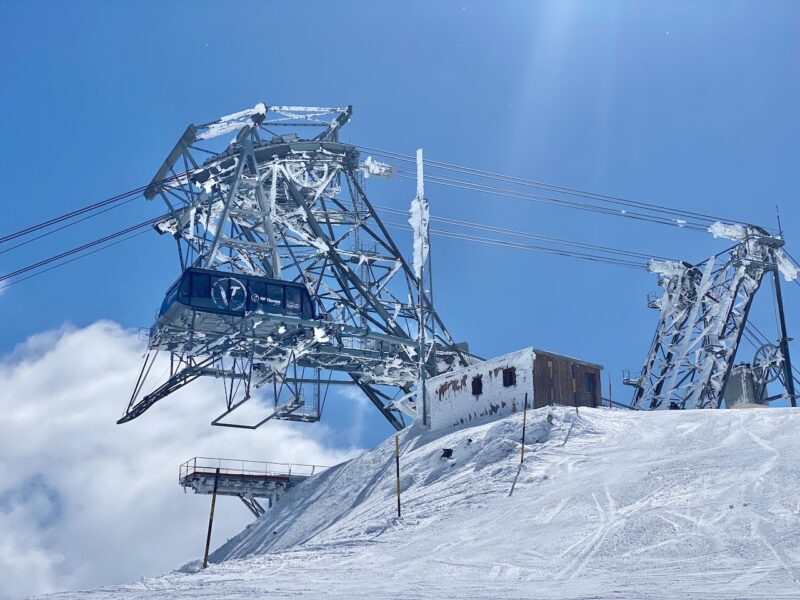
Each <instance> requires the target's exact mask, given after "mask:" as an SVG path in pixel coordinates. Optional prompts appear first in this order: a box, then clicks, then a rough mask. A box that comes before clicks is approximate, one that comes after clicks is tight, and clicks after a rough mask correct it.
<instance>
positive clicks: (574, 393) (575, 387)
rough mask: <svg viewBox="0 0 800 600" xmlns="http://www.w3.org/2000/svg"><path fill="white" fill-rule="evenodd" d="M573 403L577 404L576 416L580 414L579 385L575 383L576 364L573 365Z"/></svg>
mask: <svg viewBox="0 0 800 600" xmlns="http://www.w3.org/2000/svg"><path fill="white" fill-rule="evenodd" d="M572 402H573V403H574V404H575V414H576V415H577V414H580V413H578V384H577V382H576V381H575V363H572Z"/></svg>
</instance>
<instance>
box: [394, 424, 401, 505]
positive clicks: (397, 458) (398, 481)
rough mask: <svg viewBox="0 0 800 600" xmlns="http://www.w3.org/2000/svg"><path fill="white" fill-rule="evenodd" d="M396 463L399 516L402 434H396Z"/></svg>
mask: <svg viewBox="0 0 800 600" xmlns="http://www.w3.org/2000/svg"><path fill="white" fill-rule="evenodd" d="M394 465H395V471H396V473H397V476H396V480H397V516H398V517H400V436H399V435H396V436H394Z"/></svg>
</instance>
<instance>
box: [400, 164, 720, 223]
mask: <svg viewBox="0 0 800 600" xmlns="http://www.w3.org/2000/svg"><path fill="white" fill-rule="evenodd" d="M398 175H399V177H400V178H401V179H408V180H416V175H412V174H410V173H408V174H406V173H403V172H399V173H398ZM425 181H426V182H429V183H433V184H438V185H444V186H448V187H454V188H460V189H465V190H472V191H477V192H484V193H487V194H493V195H495V196H505V197H507V198H516V199H519V200H527V201H528V202H536V203H539V204H551V205H555V206H565V207H567V208H575V209H578V210H584V211H588V212H595V213H599V214H605V215H612V216H617V217H625V218H629V219H634V220H638V221H647V222H651V223H657V224H660V225H670V226H672V227H678V228H681V229H691V230H693V231H703V232H705V231H707V228H706V227H705V226H703V225H701V224H699V223H688V222H683V221H680V222H679V221H677V220H675V219H669V218H667V217H658V216H655V215H646V214H643V213H633V212H629V211H626V210H618V209H614V208H609V207H605V206H596V205H592V204H585V203H582V202H574V201H572V200H564V199H562V198H553V197H550V196H541V195H538V194H530V193H528V192H520V191H516V190H510V189H507V188H498V187H494V186H489V185H485V184H482V183H474V182H467V181H460V180H457V179H450V178H446V177H438V176H436V175H426V176H425Z"/></svg>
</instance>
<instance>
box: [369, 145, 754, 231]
mask: <svg viewBox="0 0 800 600" xmlns="http://www.w3.org/2000/svg"><path fill="white" fill-rule="evenodd" d="M357 147H358V148H360V149H362V150H367V151H369V152H373V153H375V154H378V155H380V156H385V157H389V158H393V159H396V160H402V161H406V162H412V163H413V162H416V157H414V156H410V155H407V154H401V153H398V152H392V151H390V150H382V149H380V148H372V147H370V146H357ZM424 164H426V165H430V166H431V167H434V168H439V169H443V170H447V171H454V172H458V173H463V174H467V175H472V176H475V177H484V178H487V179H495V180H498V181H505V182H510V183H515V184H518V185H524V186H528V187H534V188H538V189H544V190H548V191H554V192H561V193H564V194H570V195H574V196H581V197H584V198H592V199H595V200H600V201H602V202H606V203H610V204H617V205H622V206H629V207H633V208H639V209H643V210H650V211H653V212H661V213H665V214H671V215H676V216H684V217H688V218H696V219H702V220H707V221H709V222H713V221H724V222H727V223H740V222H739V221H734V220H730V219H725V218H723V217H716V216H714V215H709V214H705V213H700V212H694V211H688V210H682V209H676V208H670V207H668V206H663V205H659V204H654V203H649V202H639V201H636V200H629V199H627V198H622V197H619V196H611V195H608V194H600V193H597V192H589V191H586V190H580V189H577V188H570V187H565V186H560V185H555V184H551V183H545V182H542V181H536V180H532V179H524V178H521V177H514V176H512V175H504V174H502V173H495V172H492V171H485V170H482V169H475V168H472V167H464V166H462V165H456V164H453V163H448V162H443V161H436V160H430V159H425V161H424Z"/></svg>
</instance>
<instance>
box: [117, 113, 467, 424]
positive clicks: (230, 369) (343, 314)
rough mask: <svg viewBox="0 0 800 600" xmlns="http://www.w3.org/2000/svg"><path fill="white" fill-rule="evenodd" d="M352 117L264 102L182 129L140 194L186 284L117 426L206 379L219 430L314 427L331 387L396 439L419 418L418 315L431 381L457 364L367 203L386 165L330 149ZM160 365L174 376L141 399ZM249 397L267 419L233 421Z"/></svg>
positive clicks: (387, 172) (458, 353) (159, 326)
mask: <svg viewBox="0 0 800 600" xmlns="http://www.w3.org/2000/svg"><path fill="white" fill-rule="evenodd" d="M351 112H352V111H351V108H350V107H346V108H331V107H307V106H269V105H266V104H258V105H256V106H255V107H254V108H252V109H249V110H244V111H241V112H239V113H235V114H232V115H228V116H226V117H223V118H221V119H219V120H217V121H214V122H211V123H207V124H205V125H200V126H195V125H189V127H188V128H187V129H186V131H185V132H184V134H183V135H182V136H181V138H180V140H178V143H177V144H176V145H175V147H174V148H173V150H172V151H171V152H170V153H169V156H168V157H167V159H166V161H165V162H164V164H163V165H162V166H161V168H160V169H159V170H158V172H157V173H156V175H155V177H154V179H153V181H152V183H151V184H150V185H149V187H148V188H147V191H146V194H145V195H146V197H147V198H148V199H150V200H154V199H156V198H158V199H160V200H161V201H163V202H164V204H165V206H166V208H167V210H168V215H167V216H166V217H165V218H164V219H162V220H161V221H160V222H158V223H157V224H156V226H155V228H156V230H157V231H158V232H160V233H162V234H164V235H171V236H173V237H174V238H175V240H176V241H177V245H178V252H179V257H180V264H181V268H182V269H183V276H182V277H181V279H179V280H178V281H177V282H176V284H175V286H173V288H171V289H170V291H169V292H168V294H167V298H166V299H165V300H164V305H163V306H162V309H161V313H160V315H159V317H158V319H157V321H156V323H155V325H154V326H153V328H152V329H151V331H150V335H149V344H148V354H147V355H146V357H145V362H144V365H143V367H142V371H141V374H140V377H139V381H138V382H137V384H136V388H135V390H134V393H133V396H132V398H131V401H130V404H129V405H128V408H127V409H126V411H125V414H124V415H123V417H122V419H120V422H125V421H128V420H131V419H133V418H135V417H137V416H139V415H140V414H142V413H143V412H144V411H145V410H147V409H148V408H149V407H150V406H152V405H153V404H154V403H155V402H157V401H158V400H160V399H162V398H164V397H165V396H167V395H169V394H171V393H173V392H174V391H176V390H178V389H179V388H181V387H183V386H185V385H186V384H188V383H190V382H191V381H193V380H195V379H197V378H199V377H214V378H217V379H220V380H222V381H223V382H224V384H225V386H224V387H225V396H226V409H225V411H224V412H223V413H222V414H221V415H220V416H219V417H217V419H215V420H214V422H213V423H214V424H217V425H226V426H239V427H257V426H259V425H260V424H262V423H263V422H265V421H267V420H269V419H272V418H280V419H290V420H304V421H311V420H316V419H318V418H319V413H320V409H321V402H322V403H323V404H324V395H325V393H327V389H328V387H329V386H332V385H351V386H356V387H357V388H360V390H361V391H363V393H364V394H365V395H366V396H367V397H368V398H369V399H370V400H371V401H372V403H373V404H374V405H375V406H376V407H377V408H378V410H380V411H381V413H383V415H384V416H385V417H386V418H387V419H388V420H389V421H390V422H391V424H392V425H393V426H394V427H396V428H398V429H399V428H401V427H402V426H403V417H402V414H401V411H400V407H401V406H402V408H403V410H405V411H406V412H411V413H412V414H413V412H414V402H413V388H414V385H415V382H416V381H417V380H418V378H419V377H418V375H419V365H420V364H422V363H420V361H419V360H418V351H419V348H418V340H419V339H420V337H421V336H419V326H420V315H425V317H423V319H424V324H425V325H424V327H425V328H426V331H425V335H424V336H422V337H423V338H424V339H426V340H427V346H426V350H425V353H426V357H427V360H426V361H425V362H424V364H425V368H426V370H427V374H428V375H429V376H432V375H435V374H437V373H441V372H444V371H447V370H448V369H450V368H451V367H453V366H454V365H456V366H457V365H461V364H465V362H466V361H467V354H466V352H465V350H464V349H463V348H462V347H460V346H457V345H456V344H455V343H454V341H453V339H452V337H451V336H450V334H449V333H448V331H447V328H446V327H445V326H444V323H443V322H442V320H441V319H440V318H439V315H438V314H437V312H436V310H435V308H434V307H433V306H432V305H431V304H430V301H429V300H428V299H427V298H426V297H425V294H424V293H423V294H422V297H420V293H419V290H420V289H424V286H422V287H420V286H419V285H418V281H417V279H416V274H415V272H414V270H413V268H411V267H410V266H409V264H408V263H407V262H406V260H405V258H404V256H403V253H402V252H401V251H400V248H399V247H398V245H397V244H396V243H395V241H394V240H393V239H392V237H391V236H390V235H389V232H388V230H387V228H386V226H385V225H384V223H383V222H382V221H381V219H380V217H379V216H378V214H377V212H376V211H375V209H374V208H373V205H372V204H371V202H370V200H369V199H368V197H367V194H366V192H365V185H364V180H365V178H367V177H371V176H391V175H392V174H393V169H392V167H390V166H389V165H384V164H382V163H379V162H376V161H374V160H372V159H371V158H367V159H366V160H364V161H362V160H361V156H360V154H359V151H358V149H357V148H356V147H355V146H353V145H350V144H345V143H342V142H340V141H339V131H340V129H341V128H342V127H343V126H344V125H345V124H346V123H347V122H348V121H349V119H350V116H351ZM298 290H299V291H298ZM301 292H302V293H301ZM309 302H310V305H308V303H309ZM421 303H424V310H420V304H421ZM159 354H161V355H162V356H163V355H167V356H168V357H169V364H170V367H169V375H168V377H167V378H166V380H164V381H160V382H157V385H156V387H155V388H154V389H150V390H149V392H148V393H145V385H146V383H145V381H146V379H147V375H148V373H149V372H150V370H151V367H152V365H153V363H154V362H155V361H156V360H157V356H158V355H159ZM154 371H155V370H154ZM258 388H261V392H259V393H257V394H256V393H255V390H256V389H258ZM403 397H405V400H404V401H403V403H402V405H395V404H394V401H395V400H396V399H399V398H403ZM253 399H256V400H257V403H259V404H260V405H261V406H263V415H261V416H260V417H259V418H258V419H257V420H256V421H255V422H251V423H250V424H246V425H244V424H239V423H233V422H231V421H230V419H232V418H233V417H231V416H230V415H231V413H232V412H233V411H234V410H236V409H237V408H238V407H239V406H241V405H242V404H244V403H246V402H248V401H251V402H252V400H253ZM409 399H410V402H409ZM250 406H251V407H252V403H251V405H250Z"/></svg>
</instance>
